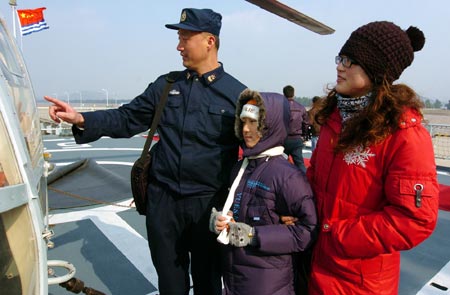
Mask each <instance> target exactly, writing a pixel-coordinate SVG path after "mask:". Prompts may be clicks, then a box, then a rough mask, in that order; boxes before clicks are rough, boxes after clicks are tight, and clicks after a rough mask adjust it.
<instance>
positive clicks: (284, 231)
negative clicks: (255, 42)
mask: <svg viewBox="0 0 450 295" xmlns="http://www.w3.org/2000/svg"><path fill="white" fill-rule="evenodd" d="M288 123H289V105H288V103H287V101H286V99H284V98H283V96H282V95H281V94H277V93H258V92H256V91H252V90H249V89H248V90H245V91H244V92H243V93H242V94H241V96H240V98H239V101H238V105H237V108H236V122H235V133H236V136H237V137H238V138H239V139H241V140H242V145H241V146H242V149H243V157H244V159H243V160H241V161H239V162H238V163H237V164H236V166H235V168H234V169H233V172H232V179H234V181H233V185H232V186H231V190H230V193H229V196H228V198H229V200H227V202H226V204H230V206H229V208H230V209H231V216H232V218H233V219H232V220H231V222H228V218H226V217H225V216H223V215H222V212H229V211H228V208H223V209H222V212H217V211H216V210H215V209H213V210H212V213H211V219H210V229H211V231H213V232H215V233H216V234H219V233H220V236H221V235H222V234H228V235H227V236H226V237H227V239H226V241H224V240H222V239H220V238H219V240H220V241H222V242H224V243H229V244H227V245H223V247H222V248H223V267H224V271H223V282H224V286H225V293H224V294H228V295H231V294H233V295H247V294H258V295H293V294H295V289H296V286H294V268H293V253H296V252H300V251H304V250H305V249H307V248H308V247H309V246H310V245H311V244H312V242H313V240H314V237H315V229H316V223H317V218H316V217H317V216H316V208H315V202H314V198H313V195H312V191H311V188H310V186H309V184H308V182H307V180H306V176H305V174H304V173H302V172H301V171H299V170H298V169H297V168H296V167H295V166H293V165H292V164H290V163H289V162H288V160H287V159H286V158H285V155H283V143H284V140H285V138H286V134H287V127H288ZM225 207H226V206H225ZM281 215H289V216H291V217H292V218H295V219H296V222H293V223H292V225H285V224H283V223H282V222H281V220H280V217H281ZM227 227H228V229H226V228H227ZM222 231H224V232H222ZM220 236H219V237H220Z"/></svg>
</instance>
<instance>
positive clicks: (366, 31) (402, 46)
mask: <svg viewBox="0 0 450 295" xmlns="http://www.w3.org/2000/svg"><path fill="white" fill-rule="evenodd" d="M424 44H425V36H424V34H423V32H422V31H421V30H419V29H418V28H416V27H412V26H411V27H409V28H408V29H407V30H406V31H403V30H402V29H401V28H400V27H398V26H397V25H395V24H394V23H391V22H387V21H380V22H372V23H368V24H367V25H364V26H362V27H360V28H358V29H356V30H355V31H354V32H353V33H352V34H351V35H350V38H349V39H348V40H347V42H345V44H344V46H342V49H341V51H340V52H339V55H346V56H348V57H350V58H351V59H353V60H354V61H355V62H356V63H357V64H358V65H360V66H361V67H362V68H363V69H364V71H365V72H366V74H367V75H368V76H369V78H370V80H371V81H372V82H373V83H374V84H381V83H382V81H383V78H386V79H387V81H388V82H389V83H392V82H394V81H395V80H397V79H398V78H399V77H400V75H401V73H402V72H403V70H404V69H406V68H407V67H408V66H409V65H410V64H411V63H412V61H413V60H414V52H415V51H419V50H421V49H422V48H423V46H424Z"/></svg>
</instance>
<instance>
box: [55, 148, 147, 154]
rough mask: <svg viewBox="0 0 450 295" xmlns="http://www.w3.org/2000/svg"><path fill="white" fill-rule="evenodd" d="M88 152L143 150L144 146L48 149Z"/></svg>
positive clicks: (57, 151) (58, 151)
mask: <svg viewBox="0 0 450 295" xmlns="http://www.w3.org/2000/svg"><path fill="white" fill-rule="evenodd" d="M73 151H77V152H88V151H142V148H86V149H83V148H81V149H78V148H76V149H70V150H67V149H60V150H46V152H49V153H60V152H73Z"/></svg>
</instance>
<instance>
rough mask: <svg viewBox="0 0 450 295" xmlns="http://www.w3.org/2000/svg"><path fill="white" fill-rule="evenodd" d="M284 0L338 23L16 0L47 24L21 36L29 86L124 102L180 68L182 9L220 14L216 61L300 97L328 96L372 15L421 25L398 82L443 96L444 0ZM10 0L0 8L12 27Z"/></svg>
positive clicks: (223, 7) (225, 11)
mask: <svg viewBox="0 0 450 295" xmlns="http://www.w3.org/2000/svg"><path fill="white" fill-rule="evenodd" d="M282 2H283V3H284V4H286V5H289V6H291V7H292V8H294V9H296V10H298V11H300V12H302V13H304V14H307V15H308V16H310V17H312V18H314V19H316V20H318V21H320V22H322V23H324V24H326V25H328V26H329V27H331V28H333V29H335V31H336V32H335V33H334V34H332V35H319V34H316V33H314V32H311V31H309V30H307V29H305V28H303V27H300V26H298V25H296V24H294V23H291V22H289V21H287V20H285V19H283V18H280V17H278V16H276V15H274V14H271V13H269V12H267V11H265V10H262V9H260V8H259V7H257V6H255V5H253V4H250V3H248V2H246V1H244V0H226V1H212V0H195V1H188V0H164V1H155V0H152V1H149V0H134V1H124V0H114V1H110V0H109V1H107V0H90V1H88V0H76V1H75V0H41V1H35V0H27V1H25V0H23V1H22V0H17V8H18V9H33V8H38V7H46V8H47V9H46V10H45V11H44V17H45V20H46V22H47V24H48V25H49V26H50V28H49V29H48V30H44V31H41V32H37V33H33V34H31V35H27V36H23V37H22V38H21V37H20V36H19V34H18V36H19V37H18V44H19V46H21V48H22V51H23V54H24V58H25V62H26V65H27V67H28V71H29V73H30V76H31V80H32V83H33V87H34V91H35V94H36V97H37V98H38V99H40V98H42V96H43V95H50V96H57V97H58V98H60V99H64V100H72V101H74V100H75V101H76V100H77V99H79V98H78V97H79V96H80V93H82V94H83V99H89V98H97V99H98V98H102V97H104V98H105V100H106V97H108V99H109V100H110V101H111V100H121V99H123V100H129V99H132V98H134V97H135V96H137V95H139V94H140V93H142V92H143V91H144V90H145V88H146V87H147V86H148V84H149V83H151V82H152V81H154V80H155V79H156V78H157V77H158V76H160V75H162V74H164V73H167V72H169V71H174V70H182V69H183V65H182V61H181V56H180V55H179V52H178V51H177V50H176V46H177V43H178V36H177V32H176V31H175V30H169V29H167V28H165V26H164V25H165V24H169V23H178V21H179V19H180V13H181V10H182V9H183V8H185V7H193V8H211V9H213V10H215V11H217V12H219V13H221V14H222V17H223V18H222V30H221V33H220V40H221V45H220V49H219V61H221V62H222V63H223V65H224V68H225V70H226V71H227V72H228V73H230V74H232V75H233V76H235V77H236V78H238V79H239V80H240V81H241V82H243V83H244V84H246V85H247V86H248V87H249V88H252V89H255V90H259V91H273V92H282V88H283V87H284V86H285V85H288V84H289V85H292V86H294V88H295V89H296V96H297V97H313V96H315V95H325V94H326V88H327V86H329V85H331V86H332V85H334V83H335V82H336V65H335V63H334V57H335V56H336V55H337V53H338V52H339V50H340V48H341V47H342V45H343V44H344V43H345V41H346V40H347V39H348V37H349V36H350V34H351V32H352V31H354V30H355V29H357V28H358V27H360V26H362V25H364V24H367V23H369V22H372V21H381V20H387V21H392V22H394V23H395V24H397V25H398V26H400V27H401V28H402V29H404V30H406V29H407V28H408V27H409V26H410V25H412V26H416V27H418V28H420V29H421V30H422V31H423V32H424V34H425V37H426V42H425V46H424V48H423V49H422V50H421V51H419V52H416V53H415V59H414V62H413V63H412V65H411V66H410V67H408V68H407V69H406V70H405V71H404V72H403V74H402V75H401V76H400V79H399V80H398V81H397V82H401V83H405V84H407V85H409V86H411V87H412V88H413V89H414V90H415V91H416V92H417V93H418V94H419V95H421V96H423V97H425V98H429V99H431V100H435V99H439V100H441V101H442V102H444V103H447V102H448V101H449V100H450V91H449V90H448V89H449V88H448V87H449V86H450V74H449V73H448V72H449V71H450V37H448V35H449V30H450V1H448V0H436V1H433V0H432V1H423V0H396V1H392V0H389V1H387V0H377V1H360V0H348V1H342V0H334V1H332V0H316V1H311V0H309V1H301V0H283V1H282ZM8 3H9V1H8V0H1V2H0V12H1V14H2V16H3V17H4V18H5V20H6V22H7V24H8V26H9V27H10V28H11V29H12V21H11V18H12V11H11V7H10V6H9V4H8Z"/></svg>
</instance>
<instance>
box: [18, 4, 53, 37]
mask: <svg viewBox="0 0 450 295" xmlns="http://www.w3.org/2000/svg"><path fill="white" fill-rule="evenodd" d="M45 9H46V8H45V7H41V8H36V9H18V10H17V14H18V15H19V21H20V31H21V32H22V36H25V35H28V34H31V33H34V32H39V31H42V30H45V29H48V28H49V26H48V25H47V23H46V22H45V19H44V12H43V11H44V10H45Z"/></svg>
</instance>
